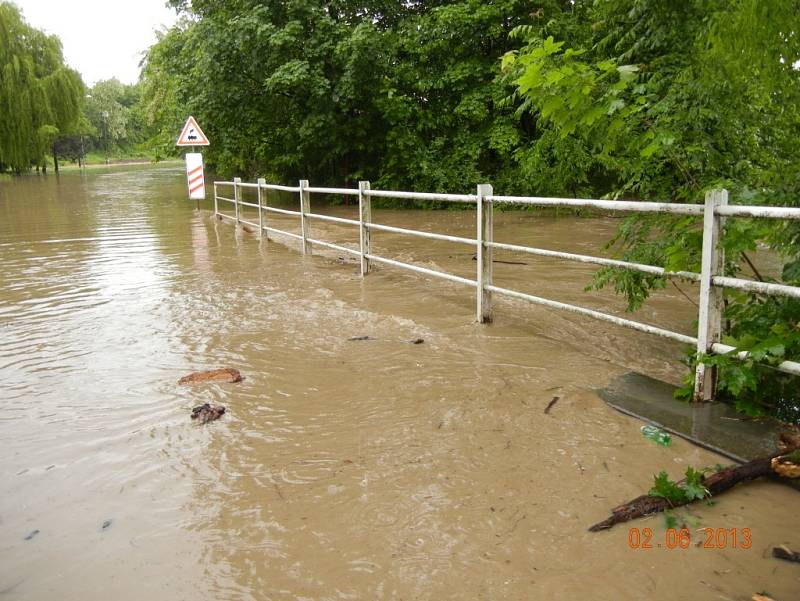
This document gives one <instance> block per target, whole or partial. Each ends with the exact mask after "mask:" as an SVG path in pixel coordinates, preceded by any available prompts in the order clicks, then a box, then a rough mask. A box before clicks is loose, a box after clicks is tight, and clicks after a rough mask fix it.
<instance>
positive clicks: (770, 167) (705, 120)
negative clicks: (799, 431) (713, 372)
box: [503, 0, 800, 420]
mask: <svg viewBox="0 0 800 601" xmlns="http://www.w3.org/2000/svg"><path fill="white" fill-rule="evenodd" d="M798 15H800V3H798V2H796V1H785V2H784V1H781V2H778V1H770V2H763V1H758V0H736V1H732V2H729V1H722V0H692V1H690V2H679V3H677V2H670V1H668V0H606V1H604V2H597V3H594V4H593V5H592V6H591V8H590V10H589V13H588V16H589V21H590V23H591V35H589V36H588V37H585V38H584V39H583V40H580V41H579V43H577V44H575V43H574V40H572V39H570V38H563V39H558V40H557V39H556V36H543V35H541V34H540V33H539V32H536V31H533V30H529V29H525V28H520V29H518V30H517V31H516V32H515V33H516V35H517V36H518V37H520V38H522V39H523V40H524V41H525V45H524V46H523V47H522V48H521V49H520V50H519V51H518V52H514V53H509V54H507V55H506V56H505V57H504V61H503V69H504V72H505V75H506V77H507V78H508V80H510V81H513V82H514V83H515V84H516V95H517V98H518V100H519V101H520V103H521V108H522V110H524V111H526V112H529V113H531V114H533V115H535V117H536V119H537V122H538V125H539V127H540V128H541V130H542V135H541V136H540V137H539V138H537V139H536V140H535V141H534V142H533V143H532V144H531V145H530V146H528V147H527V148H524V149H522V150H521V151H520V152H521V153H522V154H525V155H528V156H529V157H532V160H533V161H534V162H535V163H536V164H537V165H538V166H540V167H544V168H545V176H544V177H546V178H548V176H549V175H560V172H559V170H558V166H557V165H556V161H553V162H552V163H550V165H549V166H550V169H547V167H548V162H547V161H546V160H541V157H548V156H552V157H556V159H557V158H559V157H563V156H564V155H563V152H561V150H562V149H563V148H568V147H571V148H574V149H576V150H577V153H576V156H577V157H578V158H577V159H576V160H573V161H571V163H570V171H571V173H572V175H567V179H571V180H572V181H573V182H575V183H576V184H579V185H581V186H582V187H583V188H584V190H586V191H587V192H590V193H594V194H610V195H611V196H612V197H625V198H633V199H661V200H663V199H667V200H678V201H684V202H701V201H702V199H703V195H704V193H705V191H706V190H709V189H711V188H715V187H720V186H724V187H726V188H728V189H729V190H731V191H732V199H733V201H734V202H747V203H751V204H759V203H763V204H778V205H792V204H794V205H797V204H798V192H800V177H798V174H799V173H800V161H799V160H798V156H797V153H796V149H795V146H796V140H797V137H798V135H799V134H800V112H798V106H800V71H798V69H797V67H796V65H797V64H798V61H800V17H798ZM568 173H569V172H568ZM562 175H563V174H562ZM548 179H550V181H552V182H554V183H555V185H556V186H564V185H565V184H566V183H567V182H566V181H565V178H563V177H552V178H548ZM559 191H560V190H555V191H554V192H559ZM700 241H701V236H700V233H699V231H698V224H697V222H696V221H695V220H692V219H677V218H672V217H666V216H662V217H657V218H644V217H633V218H630V219H628V220H627V221H626V222H625V224H624V225H623V226H622V228H621V230H620V233H619V235H618V236H617V237H616V238H615V240H614V241H613V244H614V245H616V247H617V248H618V249H619V253H620V256H621V257H622V258H624V259H626V260H631V261H637V262H645V263H654V264H658V265H662V266H664V267H667V268H669V269H671V270H682V269H683V270H695V271H696V270H698V266H699V251H700ZM798 241H800V228H799V227H798V226H797V225H796V224H795V225H786V224H775V223H767V222H758V221H756V220H738V219H737V220H730V221H729V222H728V223H727V226H726V232H725V236H724V239H723V244H724V246H725V249H726V257H727V265H726V272H727V273H728V274H738V273H740V272H744V273H745V274H747V275H748V276H755V277H757V278H759V279H761V278H763V277H764V276H763V275H762V274H760V273H758V271H756V270H754V268H753V267H752V262H751V261H750V258H749V253H751V252H752V251H754V250H755V249H756V246H757V244H758V243H759V242H764V243H766V244H768V245H770V247H771V248H772V250H773V251H774V252H775V253H776V254H777V256H778V257H779V258H780V259H781V261H782V264H783V269H782V275H781V278H780V279H782V281H784V282H786V283H789V284H795V285H796V284H798V283H800V245H798V244H797V242H798ZM608 284H610V285H613V286H614V287H615V289H616V290H617V291H618V292H621V293H623V294H625V295H626V296H627V298H628V301H629V308H630V309H635V308H637V307H639V306H640V305H641V303H642V302H644V301H645V300H646V299H647V297H648V295H649V291H650V290H651V289H653V288H657V287H663V286H664V285H665V282H664V280H663V279H662V278H655V277H651V276H647V275H644V274H639V273H634V272H626V271H620V270H609V269H606V270H602V271H601V272H600V273H599V274H598V276H597V278H596V280H595V285H596V286H604V285H608ZM726 306H727V309H726V325H727V331H726V334H727V336H728V341H729V342H730V343H731V344H734V345H736V346H738V347H740V348H742V349H745V350H750V349H752V350H753V352H754V355H755V356H756V357H758V358H759V359H760V360H761V361H762V362H765V363H767V364H769V363H774V362H777V361H780V360H782V359H783V358H785V357H792V356H794V357H796V356H798V354H800V335H799V334H800V332H798V323H799V322H800V304H799V303H798V302H797V301H796V300H792V299H785V298H784V299H775V298H760V297H758V296H753V295H743V294H738V293H730V294H727V295H726ZM700 359H701V360H705V361H713V362H715V363H717V364H719V365H720V366H721V368H722V375H721V379H720V388H721V390H722V391H723V392H724V393H727V394H729V395H730V396H731V397H733V398H735V399H736V401H737V404H738V405H739V407H740V408H742V409H743V410H747V411H750V412H759V411H761V410H763V409H764V408H765V407H772V408H773V409H775V410H777V411H778V413H780V414H782V415H784V416H787V417H789V418H790V419H794V420H797V419H798V418H800V407H798V406H799V405H800V396H798V386H797V383H796V382H795V381H794V380H793V379H792V378H790V377H788V376H787V377H785V378H784V377H783V376H780V375H778V376H776V375H775V374H773V373H769V374H768V373H766V371H765V369H764V368H762V367H759V366H758V364H757V363H756V362H755V361H748V362H744V363H741V362H737V361H734V360H732V359H730V358H727V357H723V358H714V359H711V358H704V357H701V358H700ZM695 360H697V358H695V357H691V358H690V363H691V362H693V361H695ZM692 373H693V371H692ZM690 380H691V378H690ZM689 384H690V385H691V381H690V382H689Z"/></svg>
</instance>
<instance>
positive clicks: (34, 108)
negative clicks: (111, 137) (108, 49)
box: [0, 2, 83, 172]
mask: <svg viewBox="0 0 800 601" xmlns="http://www.w3.org/2000/svg"><path fill="white" fill-rule="evenodd" d="M82 96H83V82H82V81H81V78H80V75H78V73H77V72H76V71H74V70H73V69H70V68H69V67H67V66H66V65H65V64H64V58H63V56H62V53H61V42H60V41H59V40H58V38H57V37H56V36H49V35H46V34H45V33H43V32H41V31H39V30H37V29H34V28H32V27H30V26H29V25H28V24H27V23H26V22H25V20H24V19H23V17H22V15H21V13H20V11H19V9H18V8H17V7H16V6H15V5H14V4H12V3H10V2H0V171H2V170H5V169H12V170H14V171H18V172H19V171H24V170H28V169H30V168H31V166H33V165H37V166H38V165H43V164H44V156H45V153H46V152H47V151H48V150H49V149H50V148H51V147H52V144H53V142H54V140H55V139H56V137H57V136H58V135H59V134H65V133H71V131H72V130H73V129H74V128H75V127H77V125H78V123H79V117H80V103H81V98H82Z"/></svg>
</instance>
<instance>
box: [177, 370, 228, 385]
mask: <svg viewBox="0 0 800 601" xmlns="http://www.w3.org/2000/svg"><path fill="white" fill-rule="evenodd" d="M241 381H242V374H240V373H239V370H238V369H233V368H232V367H223V368H222V369H210V370H208V371H196V372H194V373H191V374H189V375H188V376H183V377H182V378H181V379H180V380H178V384H199V383H201V382H227V383H233V382H241Z"/></svg>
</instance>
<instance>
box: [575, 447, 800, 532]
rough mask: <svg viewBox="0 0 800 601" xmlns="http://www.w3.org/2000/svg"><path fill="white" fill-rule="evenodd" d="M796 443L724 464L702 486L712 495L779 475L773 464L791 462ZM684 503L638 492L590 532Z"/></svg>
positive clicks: (705, 478)
mask: <svg viewBox="0 0 800 601" xmlns="http://www.w3.org/2000/svg"><path fill="white" fill-rule="evenodd" d="M795 444H796V441H793V442H791V443H784V444H783V445H782V446H783V447H784V448H783V450H781V451H780V452H778V453H775V454H772V455H768V456H766V457H758V458H756V459H753V460H752V461H748V462H747V463H744V464H742V465H736V466H730V467H726V468H724V469H722V470H720V471H718V472H715V473H713V474H709V475H708V476H706V477H704V478H703V486H705V488H706V489H707V490H708V492H709V495H710V496H712V497H715V496H717V495H719V494H722V493H723V492H725V491H726V490H728V489H729V488H732V487H733V486H735V485H736V484H738V483H739V482H747V481H750V480H755V479H756V478H762V477H765V476H768V477H772V478H778V479H782V478H783V476H782V475H779V474H781V472H780V471H778V470H776V469H774V467H773V465H786V463H787V462H791V460H792V457H794V455H793V453H792V452H793V451H795V450H796V449H797V446H795ZM790 455H791V457H790ZM773 460H777V461H773ZM682 482H684V480H681V481H680V482H679V483H678V484H681V483H682ZM686 504H687V503H686V502H682V503H677V504H673V503H670V501H668V500H667V499H665V498H664V497H656V496H652V495H641V496H639V497H636V498H635V499H633V500H631V501H628V502H627V503H623V504H622V505H619V506H617V507H614V508H613V509H612V510H611V516H610V517H608V518H607V519H605V520H603V521H602V522H598V523H597V524H595V525H593V526H591V527H590V528H589V532H598V531H600V530H607V529H608V528H611V527H612V526H614V525H615V524H621V523H623V522H628V521H630V520H635V519H636V518H640V517H644V516H647V515H652V514H654V513H659V512H661V511H665V510H667V509H672V508H674V507H680V506H681V505H686Z"/></svg>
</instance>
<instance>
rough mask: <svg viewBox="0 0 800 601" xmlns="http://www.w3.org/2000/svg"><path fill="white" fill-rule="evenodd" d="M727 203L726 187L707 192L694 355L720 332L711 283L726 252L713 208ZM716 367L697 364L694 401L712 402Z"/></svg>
mask: <svg viewBox="0 0 800 601" xmlns="http://www.w3.org/2000/svg"><path fill="white" fill-rule="evenodd" d="M727 204H728V191H727V190H710V191H708V192H706V199H705V213H704V214H703V254H702V258H701V263H700V309H699V315H698V319H697V354H698V357H699V355H700V354H705V353H709V352H710V351H711V345H713V344H714V343H715V342H719V341H720V337H721V335H722V309H723V302H722V288H720V287H718V286H714V283H713V277H714V276H715V275H722V274H723V271H724V267H725V253H724V251H723V249H722V248H721V247H720V244H719V242H720V236H721V234H722V225H723V219H722V217H720V216H719V215H717V214H716V212H715V211H716V208H717V207H719V206H723V205H727ZM716 380H717V373H716V368H715V367H710V366H706V365H704V364H703V363H700V362H698V363H697V369H696V372H695V381H694V400H695V402H699V401H713V400H714V392H715V388H716V385H717V381H716Z"/></svg>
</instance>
